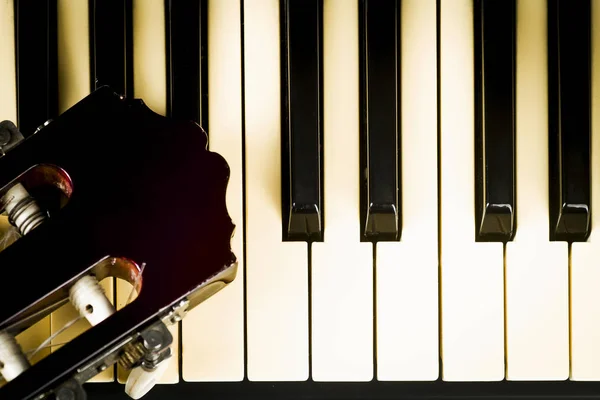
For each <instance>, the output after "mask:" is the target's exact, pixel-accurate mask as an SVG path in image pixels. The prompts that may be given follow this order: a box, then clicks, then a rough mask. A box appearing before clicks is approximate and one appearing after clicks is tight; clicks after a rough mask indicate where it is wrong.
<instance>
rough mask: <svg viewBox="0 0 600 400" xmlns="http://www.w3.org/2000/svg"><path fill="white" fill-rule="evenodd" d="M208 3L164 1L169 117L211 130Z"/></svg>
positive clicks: (194, 0)
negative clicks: (209, 127) (209, 114)
mask: <svg viewBox="0 0 600 400" xmlns="http://www.w3.org/2000/svg"><path fill="white" fill-rule="evenodd" d="M207 3H208V0H193V1H177V0H166V1H165V17H166V24H165V26H166V31H167V32H166V44H167V48H166V51H167V55H166V56H167V115H169V116H171V117H172V118H177V119H182V120H188V121H194V122H196V123H198V124H200V125H201V126H202V127H203V128H204V129H205V130H206V131H207V132H210V131H209V129H208V62H207V61H208V58H207V54H208V40H207V38H208V30H207V27H208V23H207V10H208V9H207Z"/></svg>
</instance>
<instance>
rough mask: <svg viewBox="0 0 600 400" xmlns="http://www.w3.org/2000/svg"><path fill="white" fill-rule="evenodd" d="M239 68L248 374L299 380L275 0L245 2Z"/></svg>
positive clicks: (300, 346) (300, 308)
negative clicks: (286, 233)
mask: <svg viewBox="0 0 600 400" xmlns="http://www.w3.org/2000/svg"><path fill="white" fill-rule="evenodd" d="M244 69H245V73H244V79H245V155H246V249H247V250H246V307H247V317H246V319H247V325H246V326H247V352H248V360H247V368H248V371H247V374H248V379H249V380H251V381H302V380H306V379H307V378H308V332H309V331H308V250H307V247H306V246H307V245H306V243H301V242H285V243H284V242H282V216H281V157H280V153H281V115H280V105H281V96H280V95H281V89H280V42H279V1H278V0H261V1H246V2H244ZM211 123H212V122H211Z"/></svg>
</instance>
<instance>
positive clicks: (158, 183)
mask: <svg viewBox="0 0 600 400" xmlns="http://www.w3.org/2000/svg"><path fill="white" fill-rule="evenodd" d="M82 132H85V135H83V134H82ZM107 135H109V136H108V137H107ZM111 138H117V140H110V139H111ZM107 140H110V146H107V145H105V144H106V143H107ZM99 144H100V145H99ZM206 146H207V136H206V133H205V132H204V131H203V130H202V129H201V128H199V127H198V126H197V125H196V124H195V123H192V122H185V121H173V120H170V119H167V118H164V117H162V116H159V115H158V114H155V113H153V112H152V111H151V110H150V109H149V108H148V107H146V106H145V105H144V104H143V102H141V101H139V100H121V99H119V96H118V95H117V94H115V93H114V92H113V91H112V90H110V89H108V88H101V89H99V90H98V91H96V92H95V93H92V94H91V95H90V96H88V97H86V98H84V99H83V100H82V101H81V102H79V103H78V104H76V105H75V106H74V107H73V108H71V109H70V110H68V111H66V112H65V113H63V114H62V115H61V116H60V117H58V118H57V119H56V120H55V121H54V122H52V123H51V124H50V125H49V126H47V127H45V128H44V129H42V130H41V131H39V132H38V133H37V134H35V135H33V136H31V137H29V138H27V139H25V141H23V142H22V143H21V144H20V145H19V146H17V147H15V148H13V149H12V150H11V151H10V152H8V153H7V154H6V156H4V157H1V158H0V188H4V187H5V186H6V185H7V184H8V183H9V182H11V181H12V180H13V179H14V178H15V177H17V176H19V174H20V173H21V172H23V171H25V170H27V169H28V168H30V167H31V166H33V165H36V164H50V165H57V166H59V167H61V168H63V169H64V170H65V171H66V172H67V173H68V174H69V175H70V178H71V180H72V182H73V188H74V189H73V194H72V195H71V198H70V201H69V203H68V204H67V205H66V206H65V207H64V208H63V209H62V210H60V211H59V212H57V213H55V214H54V215H53V216H52V217H51V218H50V219H49V220H48V221H46V222H44V223H43V224H42V225H41V226H39V227H38V228H36V229H35V230H34V231H32V232H31V233H30V234H28V235H27V236H25V237H23V238H21V239H20V240H18V241H17V242H15V243H14V244H13V245H12V246H10V247H8V248H7V249H5V250H4V251H2V252H1V253H0V265H2V266H3V269H2V280H3V282H13V283H15V282H28V283H27V290H23V291H21V293H20V295H19V296H14V295H13V293H10V292H7V291H0V301H1V302H2V303H3V304H4V305H3V307H0V329H4V328H5V326H6V324H8V323H9V322H10V321H11V319H12V318H13V317H14V316H15V315H18V314H19V313H20V312H21V310H23V309H25V308H27V307H29V306H30V305H31V304H33V303H35V302H37V301H38V300H39V299H41V298H42V297H43V296H45V295H46V294H47V293H49V292H51V291H55V290H57V289H58V288H60V287H61V286H62V285H63V284H65V282H68V281H69V280H71V279H73V278H74V277H76V276H78V275H79V274H82V273H85V272H86V271H87V270H88V269H89V267H90V266H91V265H92V264H94V263H95V262H96V261H97V260H100V259H102V258H104V257H105V256H107V255H108V256H116V257H127V258H128V259H131V260H134V261H135V262H136V263H137V264H138V265H141V264H142V263H146V264H147V265H146V268H145V269H144V274H143V285H142V290H141V293H140V294H139V296H138V297H137V299H136V300H135V301H134V302H132V303H131V304H129V305H128V306H127V307H125V308H123V309H121V310H120V311H118V312H117V313H115V314H113V315H112V316H111V317H109V318H107V319H106V320H105V321H103V322H102V323H101V324H99V325H97V326H95V327H94V328H93V329H90V330H88V331H86V332H85V333H83V334H81V335H80V336H78V337H77V338H75V339H74V340H72V341H71V342H69V343H68V344H66V345H65V346H64V347H62V348H61V349H60V350H59V351H57V352H55V353H52V354H51V355H50V356H48V357H46V358H45V359H43V360H41V361H40V362H38V363H37V364H35V365H34V366H33V367H31V368H30V369H28V370H27V371H26V372H24V373H23V374H21V375H20V376H19V377H17V378H16V379H15V380H13V381H11V382H9V383H8V384H7V385H6V386H4V387H3V388H1V389H0V398H1V399H31V398H33V397H34V396H35V395H37V394H40V393H41V392H42V390H43V389H48V388H51V387H52V386H53V385H52V384H53V383H54V384H58V383H60V382H61V381H62V380H64V379H66V378H68V377H69V375H70V374H72V373H73V372H75V370H76V369H77V368H78V367H80V366H82V364H83V363H85V362H86V361H88V360H89V359H90V358H91V357H93V356H95V355H96V354H98V352H100V351H101V350H103V349H105V348H106V347H111V346H113V345H115V344H116V343H118V342H120V341H121V340H123V338H125V337H127V336H128V335H129V334H130V333H131V332H132V331H134V330H137V329H141V328H144V327H146V326H148V325H150V324H151V323H153V322H154V321H155V320H156V319H157V318H158V316H159V314H160V311H161V310H164V309H166V308H167V307H170V306H171V305H173V304H174V303H175V302H177V301H179V300H180V299H181V298H183V297H184V296H186V295H187V294H188V293H189V292H191V291H193V290H194V289H195V288H197V287H198V286H199V285H201V284H202V283H204V282H206V281H207V280H208V279H209V278H211V277H213V276H214V275H216V274H217V273H219V272H221V271H223V270H225V269H226V268H227V267H229V266H230V265H231V264H232V263H233V262H234V261H235V255H234V254H233V253H232V252H231V247H230V239H231V236H232V234H233V229H234V225H233V223H232V221H231V218H230V217H229V215H228V212H227V209H226V203H225V197H226V190H227V184H228V180H229V167H228V165H227V163H226V161H225V160H224V159H223V158H222V157H221V156H220V155H218V154H216V153H213V152H209V151H207V150H206ZM11 266H17V267H16V268H13V267H11ZM48 266H51V267H48ZM32 276H35V279H31V277H32ZM55 380H56V381H55ZM53 381H54V382H53Z"/></svg>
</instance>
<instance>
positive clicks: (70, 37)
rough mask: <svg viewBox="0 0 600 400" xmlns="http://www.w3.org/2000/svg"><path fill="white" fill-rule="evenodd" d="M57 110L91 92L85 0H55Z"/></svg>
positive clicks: (70, 105) (70, 104)
mask: <svg viewBox="0 0 600 400" xmlns="http://www.w3.org/2000/svg"><path fill="white" fill-rule="evenodd" d="M57 14H58V16H57V29H58V109H59V110H58V111H59V113H63V112H65V111H66V110H67V109H69V108H71V107H73V106H74V105H75V104H76V103H77V102H79V101H80V100H81V99H83V98H84V97H85V96H87V95H89V94H90V40H89V21H88V19H89V13H88V2H87V1H79V0H58V3H57Z"/></svg>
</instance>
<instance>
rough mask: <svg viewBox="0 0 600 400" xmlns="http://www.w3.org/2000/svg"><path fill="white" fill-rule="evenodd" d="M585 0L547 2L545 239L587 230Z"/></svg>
mask: <svg viewBox="0 0 600 400" xmlns="http://www.w3.org/2000/svg"><path fill="white" fill-rule="evenodd" d="M590 8H591V6H590V0H578V1H564V0H560V1H559V0H549V2H548V135H549V136H548V147H549V153H548V156H549V159H548V161H549V162H548V164H549V175H550V182H549V189H550V193H549V196H550V198H549V206H550V215H549V217H550V240H561V241H563V240H564V241H585V240H586V239H587V237H588V236H589V234H590V230H591V227H590V214H591V200H590V185H591V183H590V149H591V147H590V146H591V137H590V135H591V130H590V129H591V125H590V124H591V123H590V119H591V109H590V107H591V100H590V97H591V89H590V88H591V71H590V54H591V49H590V18H591V9H590Z"/></svg>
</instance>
